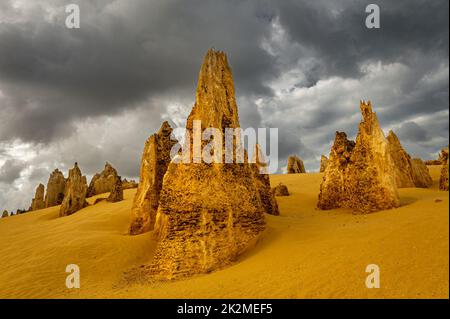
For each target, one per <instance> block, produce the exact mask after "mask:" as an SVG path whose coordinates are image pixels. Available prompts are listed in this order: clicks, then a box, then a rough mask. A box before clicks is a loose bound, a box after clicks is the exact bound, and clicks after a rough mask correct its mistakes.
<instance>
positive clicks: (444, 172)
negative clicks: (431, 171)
mask: <svg viewBox="0 0 450 319" xmlns="http://www.w3.org/2000/svg"><path fill="white" fill-rule="evenodd" d="M441 156H442V160H441V161H442V168H441V176H440V178H439V189H440V190H442V191H448V148H445V149H443V150H442V152H441Z"/></svg>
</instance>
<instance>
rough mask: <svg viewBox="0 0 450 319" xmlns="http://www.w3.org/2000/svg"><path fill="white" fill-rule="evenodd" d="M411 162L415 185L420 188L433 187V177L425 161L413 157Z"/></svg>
mask: <svg viewBox="0 0 450 319" xmlns="http://www.w3.org/2000/svg"><path fill="white" fill-rule="evenodd" d="M411 164H412V175H413V180H414V185H415V186H416V187H420V188H429V187H431V186H432V185H433V179H432V178H431V175H430V171H429V170H428V167H427V166H426V165H425V163H424V162H423V161H422V160H421V159H420V158H413V159H412V160H411Z"/></svg>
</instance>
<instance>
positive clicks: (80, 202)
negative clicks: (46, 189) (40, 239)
mask: <svg viewBox="0 0 450 319" xmlns="http://www.w3.org/2000/svg"><path fill="white" fill-rule="evenodd" d="M87 188H88V186H87V181H86V176H82V174H81V170H80V168H79V167H78V164H77V163H75V166H74V168H72V169H71V170H69V178H68V180H67V184H66V192H65V195H64V200H63V202H62V204H61V208H60V210H59V216H68V215H72V214H73V213H76V212H77V211H79V210H80V209H83V208H84V207H86V206H88V203H87V202H86V193H87Z"/></svg>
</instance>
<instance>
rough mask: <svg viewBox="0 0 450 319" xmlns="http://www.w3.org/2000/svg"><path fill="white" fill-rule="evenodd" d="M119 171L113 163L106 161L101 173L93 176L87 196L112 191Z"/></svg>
mask: <svg viewBox="0 0 450 319" xmlns="http://www.w3.org/2000/svg"><path fill="white" fill-rule="evenodd" d="M117 177H118V174H117V171H116V169H115V168H114V167H112V166H111V164H109V163H106V164H105V168H104V169H103V171H102V172H101V173H97V174H95V175H94V176H93V177H92V180H91V183H90V184H89V188H88V191H87V197H92V196H95V195H99V194H104V193H110V192H111V190H112V189H113V187H114V185H115V184H116V181H117Z"/></svg>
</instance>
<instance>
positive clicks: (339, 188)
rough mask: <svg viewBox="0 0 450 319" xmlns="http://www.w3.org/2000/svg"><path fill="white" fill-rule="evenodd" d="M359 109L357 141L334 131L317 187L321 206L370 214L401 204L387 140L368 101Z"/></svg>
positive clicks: (322, 207) (362, 103)
mask: <svg viewBox="0 0 450 319" xmlns="http://www.w3.org/2000/svg"><path fill="white" fill-rule="evenodd" d="M360 108H361V113H362V115H363V120H362V122H361V123H360V124H359V132H358V136H357V138H356V143H354V144H353V143H352V142H350V141H348V140H347V138H346V136H345V134H343V133H338V134H336V140H335V145H333V148H332V151H331V153H330V161H329V164H328V167H327V169H326V170H325V176H324V179H323V181H322V185H321V187H320V194H319V202H318V208H320V209H332V208H338V207H345V208H350V209H352V210H354V211H356V212H360V213H370V212H375V211H379V210H385V209H390V208H394V207H398V206H400V200H399V195H398V191H397V186H396V182H395V175H394V162H393V160H392V157H391V156H390V151H389V143H388V141H387V139H386V137H385V136H384V134H383V131H382V130H381V128H380V126H379V123H378V119H377V116H376V114H375V113H374V112H373V111H372V106H371V103H370V102H368V103H365V102H361V104H360ZM344 154H345V155H344Z"/></svg>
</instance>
